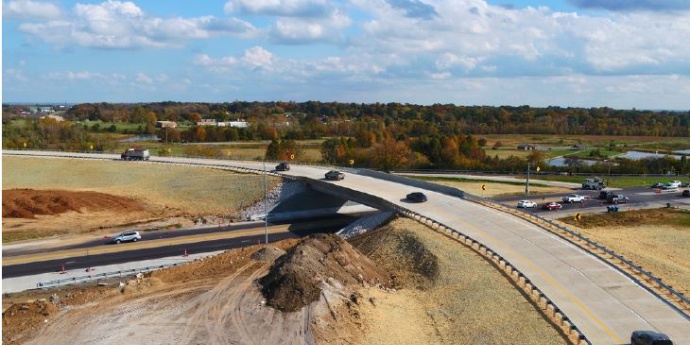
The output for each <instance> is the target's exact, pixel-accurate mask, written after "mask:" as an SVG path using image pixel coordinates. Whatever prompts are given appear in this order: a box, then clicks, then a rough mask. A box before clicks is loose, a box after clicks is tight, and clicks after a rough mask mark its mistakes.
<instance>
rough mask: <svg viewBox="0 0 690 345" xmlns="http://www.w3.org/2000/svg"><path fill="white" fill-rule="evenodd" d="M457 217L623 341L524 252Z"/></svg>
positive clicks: (607, 331)
mask: <svg viewBox="0 0 690 345" xmlns="http://www.w3.org/2000/svg"><path fill="white" fill-rule="evenodd" d="M456 219H458V221H459V222H461V223H463V224H464V225H466V226H467V227H469V228H472V229H474V230H475V231H478V232H479V233H482V234H484V236H486V237H488V238H489V239H490V240H492V241H493V242H494V243H496V245H498V246H499V247H501V249H502V250H505V251H507V252H509V253H512V254H513V255H514V256H515V257H517V259H518V261H520V262H522V263H523V264H525V265H527V266H529V267H530V268H531V269H533V270H535V271H537V272H538V273H539V275H540V276H542V278H544V279H546V280H547V281H548V282H549V283H551V284H552V285H553V286H554V287H555V288H556V289H558V290H559V291H561V292H562V293H563V294H565V295H566V297H568V298H569V299H570V300H571V301H572V302H573V303H575V305H577V306H578V307H580V309H582V310H583V311H584V312H585V314H587V316H589V318H590V319H591V320H592V321H594V322H595V323H596V324H597V325H599V327H601V329H603V330H604V331H605V332H606V333H607V334H608V335H610V336H611V338H613V340H614V341H615V343H618V344H620V343H623V340H622V339H621V338H619V337H618V335H617V334H616V333H615V332H614V331H613V330H612V329H610V328H609V327H608V326H606V325H605V324H604V322H603V321H601V319H599V318H598V317H597V316H596V315H594V313H593V312H592V311H591V310H589V308H587V306H586V305H585V304H584V303H582V302H581V301H580V300H579V299H577V298H576V297H575V296H573V295H571V294H570V293H569V292H568V291H567V290H566V289H565V288H564V287H563V286H562V285H561V284H559V283H558V282H556V280H554V279H553V278H552V277H551V276H550V275H549V274H548V273H546V272H545V271H544V270H542V269H541V268H540V267H539V266H537V265H536V264H534V263H533V262H532V261H531V260H528V259H527V258H526V257H525V256H523V255H522V254H520V253H518V252H516V251H515V250H513V249H512V248H510V247H507V246H506V245H504V244H502V243H501V241H497V240H496V238H495V237H493V236H491V235H489V234H487V233H486V232H484V231H482V230H481V229H479V228H477V227H476V226H474V225H472V224H469V223H467V222H464V221H463V220H461V219H459V218H456Z"/></svg>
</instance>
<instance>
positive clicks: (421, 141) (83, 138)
mask: <svg viewBox="0 0 690 345" xmlns="http://www.w3.org/2000/svg"><path fill="white" fill-rule="evenodd" d="M26 110H27V109H26V108H25V107H24V108H23V107H22V106H8V105H3V123H4V124H5V126H3V147H4V148H6V149H13V148H37V149H57V150H70V151H85V150H92V151H110V150H112V149H113V147H114V146H113V143H112V140H110V139H109V137H108V136H107V134H109V133H113V134H115V133H120V134H123V133H124V134H156V135H157V136H158V137H159V138H164V139H162V141H163V143H164V144H165V145H174V144H176V143H207V142H216V143H217V142H235V141H256V140H270V141H271V144H270V145H269V147H268V149H267V151H266V154H265V158H266V159H273V160H283V159H288V158H289V157H291V156H292V157H294V155H295V154H297V155H298V156H299V152H300V145H299V141H300V140H307V139H318V140H324V141H323V145H322V149H321V156H322V159H323V162H325V163H330V164H338V165H342V166H348V165H352V166H361V167H372V168H377V169H381V170H384V171H389V170H393V169H398V168H424V169H471V170H498V171H524V170H525V169H526V165H527V164H528V163H529V164H532V166H537V165H540V164H541V165H543V160H544V159H545V156H544V154H543V153H541V152H540V151H539V150H534V151H533V152H530V154H529V155H527V157H526V158H524V157H523V158H518V157H513V156H511V157H508V158H498V157H497V156H495V155H494V156H493V157H492V155H491V151H487V149H489V148H488V147H486V145H487V140H486V139H485V138H484V137H483V136H485V135H501V134H523V135H528V134H529V135H553V136H556V137H558V136H565V135H568V136H572V135H590V136H591V135H600V136H620V137H625V136H648V137H669V138H670V137H689V136H690V112H688V113H679V112H670V111H649V110H644V111H643V110H634V109H633V110H615V109H611V108H589V109H584V108H560V107H547V108H533V107H529V106H521V107H509V106H502V107H489V106H458V105H452V104H434V105H430V106H423V105H413V104H401V103H387V104H382V103H374V104H363V103H362V104H359V103H336V102H317V101H309V102H301V103H297V102H240V101H236V102H232V103H180V102H160V103H145V104H111V103H86V104H77V105H74V106H71V107H69V108H68V109H67V110H66V111H65V112H64V113H61V116H62V117H63V118H64V119H65V120H66V121H64V122H63V121H58V120H55V119H50V118H48V119H43V120H24V121H25V122H24V124H23V125H11V124H12V121H13V120H15V119H18V118H21V117H27V116H26ZM29 118H30V116H29ZM202 119H206V120H215V121H238V120H242V121H246V123H248V126H247V127H231V126H205V125H199V122H200V121H202ZM157 121H174V122H175V123H176V124H177V125H178V126H177V127H176V128H159V127H160V126H158V127H157ZM499 145H500V142H497V143H494V144H493V146H492V147H491V148H492V149H496V148H497V147H498V146H499ZM613 146H614V149H615V145H613ZM168 152H169V150H168ZM198 152H199V153H201V154H207V155H215V154H216V151H214V150H210V149H209V150H198ZM566 158H567V166H566V167H564V168H563V169H562V170H564V171H572V170H578V171H590V170H591V171H601V170H602V169H605V170H607V171H609V172H611V171H614V172H615V171H618V170H620V171H621V172H622V171H627V172H637V173H658V172H661V171H669V170H672V171H675V172H680V173H685V172H687V171H689V170H690V169H689V167H688V163H687V159H686V156H682V158H681V159H674V158H673V157H664V158H663V159H655V160H651V161H650V160H640V161H625V160H617V161H616V164H611V163H610V162H607V163H606V164H604V162H606V159H607V158H608V157H606V155H601V154H600V153H599V151H597V157H594V158H595V159H598V160H601V162H602V164H595V165H594V166H586V165H583V164H580V162H579V159H577V158H575V157H566Z"/></svg>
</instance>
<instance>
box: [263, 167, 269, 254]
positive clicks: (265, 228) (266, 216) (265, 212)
mask: <svg viewBox="0 0 690 345" xmlns="http://www.w3.org/2000/svg"><path fill="white" fill-rule="evenodd" d="M267 175H268V172H267V171H266V157H264V233H265V235H266V237H265V239H264V243H265V244H268V176H267Z"/></svg>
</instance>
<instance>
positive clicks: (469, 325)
mask: <svg viewBox="0 0 690 345" xmlns="http://www.w3.org/2000/svg"><path fill="white" fill-rule="evenodd" d="M390 225H391V228H392V229H393V232H394V234H402V235H405V236H402V237H403V238H404V237H406V236H413V237H415V238H416V239H417V241H418V243H420V244H421V245H422V246H423V247H424V248H425V250H428V251H429V252H430V253H432V254H433V255H434V256H435V257H436V262H437V263H438V275H437V276H436V277H435V278H434V279H433V283H432V286H431V287H428V288H425V289H424V290H418V289H414V288H407V289H402V290H399V291H398V292H396V293H393V294H391V293H384V292H381V291H378V290H375V291H369V294H368V295H367V296H366V297H367V298H371V297H373V298H374V299H375V300H376V307H372V306H370V305H367V304H364V306H365V308H362V309H361V310H360V311H361V313H362V316H363V317H362V319H364V320H367V324H368V325H367V326H368V327H366V330H365V332H364V333H365V334H364V338H365V340H364V341H363V343H364V344H397V343H401V344H402V343H406V344H430V343H433V344H459V343H463V344H469V343H472V344H487V345H488V344H491V345H494V344H515V341H516V339H519V342H520V343H521V344H533V345H538V344H544V345H546V344H549V345H552V344H565V343H566V341H565V340H564V339H563V337H562V336H561V335H560V334H559V332H558V331H556V330H555V329H554V328H553V327H552V326H551V325H550V324H549V323H548V322H547V321H546V320H545V319H544V318H543V317H542V315H541V313H540V312H539V311H538V310H537V309H535V307H534V306H533V305H532V304H530V302H528V300H526V298H525V297H524V296H523V295H521V294H520V292H518V290H516V289H515V287H514V286H513V285H512V284H511V282H510V281H509V280H508V279H507V278H506V277H505V276H503V275H502V274H501V273H500V271H498V270H497V269H496V268H495V267H493V266H492V265H491V264H490V263H489V262H487V261H486V260H484V259H483V258H482V257H480V256H479V255H477V254H476V253H474V252H472V251H471V250H469V249H467V248H466V247H464V246H463V245H462V244H460V243H458V242H455V241H454V240H451V239H449V238H447V237H445V236H444V235H441V234H439V233H437V232H434V231H432V230H430V229H429V228H427V227H425V226H424V225H421V224H419V223H418V222H415V221H413V220H410V219H406V218H400V219H397V220H395V221H393V222H392V223H391V224H390ZM385 242H386V243H389V244H388V245H391V244H390V243H393V244H392V245H394V246H395V243H394V242H395V241H385ZM381 252H389V253H395V250H391V251H386V250H385V249H380V251H379V252H377V253H381ZM399 254H400V255H404V254H407V255H410V254H411V253H409V249H406V251H404V252H400V253H399ZM380 260H390V261H404V259H403V258H400V257H398V256H396V255H393V256H390V254H389V257H388V258H385V257H384V258H379V259H377V260H376V261H380ZM393 265H394V264H393Z"/></svg>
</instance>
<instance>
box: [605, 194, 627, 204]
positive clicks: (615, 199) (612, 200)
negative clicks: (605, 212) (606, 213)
mask: <svg viewBox="0 0 690 345" xmlns="http://www.w3.org/2000/svg"><path fill="white" fill-rule="evenodd" d="M628 200H630V199H628V197H627V196H625V195H623V194H611V195H609V198H608V199H606V201H607V202H608V203H609V204H624V203H627V202H628Z"/></svg>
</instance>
